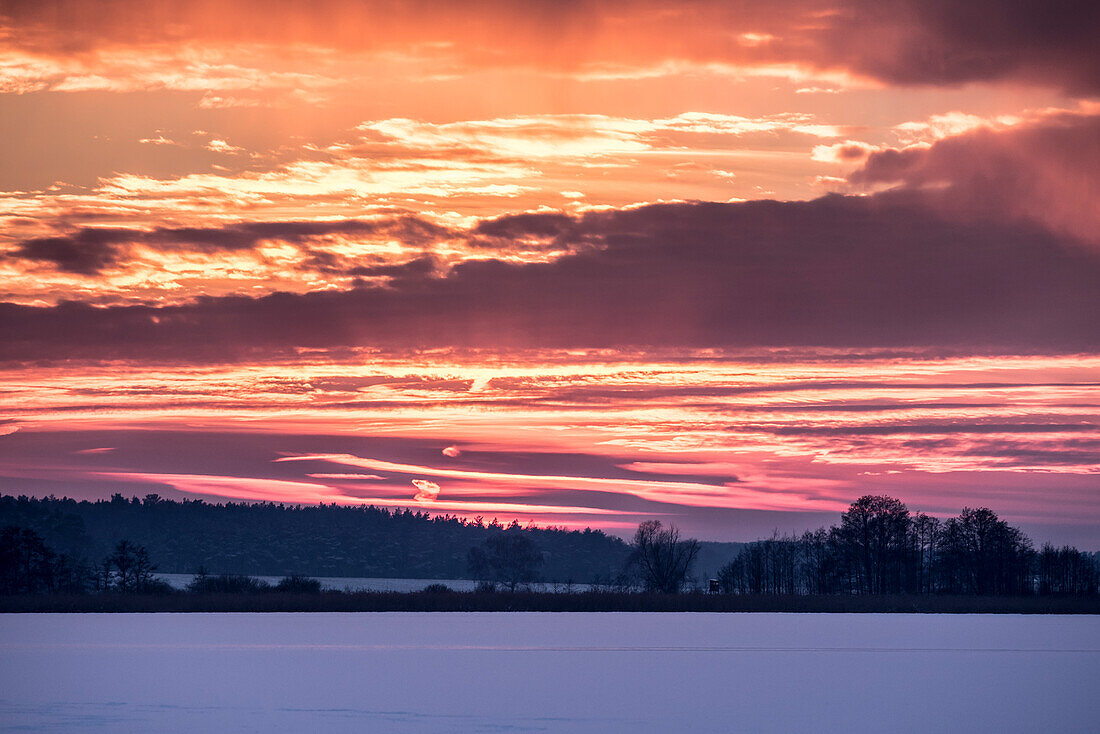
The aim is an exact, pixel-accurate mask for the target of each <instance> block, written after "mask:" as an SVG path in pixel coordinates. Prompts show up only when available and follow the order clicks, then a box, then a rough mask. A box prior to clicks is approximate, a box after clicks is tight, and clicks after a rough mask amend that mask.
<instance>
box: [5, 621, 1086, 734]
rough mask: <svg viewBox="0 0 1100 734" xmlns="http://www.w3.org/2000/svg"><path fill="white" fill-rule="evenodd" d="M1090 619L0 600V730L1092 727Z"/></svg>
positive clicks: (923, 729) (934, 729) (1034, 729)
mask: <svg viewBox="0 0 1100 734" xmlns="http://www.w3.org/2000/svg"><path fill="white" fill-rule="evenodd" d="M1098 694H1100V617H1096V616H1091V617H1089V616H1078V617H1048V616H1011V615H958V616H956V615H869V614H868V615H828V614H805V615H803V614H724V615H719V614H530V613H528V614H454V613H445V614H441V613H436V614H411V613H395V614H114V615H97V614H84V615H61V614H57V615H50V614H28V615H3V616H0V731H15V730H18V731H74V730H79V731H103V732H153V731H156V732H219V731H232V732H245V731H249V732H282V731H286V732H467V731H468V732H500V731H508V732H526V731H532V732H540V731H549V732H741V731H743V732H816V731H838V732H883V731H890V732H921V734H927V733H928V732H945V731H970V732H1037V731H1050V732H1095V731H1097V721H1098V720H1100V695H1098Z"/></svg>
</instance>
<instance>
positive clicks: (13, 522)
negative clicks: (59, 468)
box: [0, 494, 630, 583]
mask: <svg viewBox="0 0 1100 734" xmlns="http://www.w3.org/2000/svg"><path fill="white" fill-rule="evenodd" d="M7 526H12V527H16V528H21V529H25V530H31V531H34V533H36V534H37V535H38V536H39V537H40V538H41V539H42V541H43V542H44V543H45V545H46V546H48V547H49V549H50V550H52V551H53V552H55V553H56V554H58V555H59V556H62V555H63V556H65V557H66V558H67V559H69V561H68V562H69V563H70V565H72V564H76V563H77V562H85V563H87V564H91V565H94V564H96V563H99V562H100V561H101V559H103V558H105V557H106V556H107V555H108V554H110V553H112V552H113V551H114V549H115V546H116V545H117V544H118V542H119V541H122V540H126V541H129V542H131V543H133V544H135V545H136V546H140V547H142V548H145V549H146V550H147V551H148V554H149V556H150V557H151V558H152V559H153V561H154V562H155V564H156V566H157V571H159V572H161V573H195V572H197V571H198V570H199V569H205V570H206V571H207V572H209V573H211V574H250V575H262V576H293V575H309V576H324V577H341V576H343V577H368V578H437V579H450V578H466V576H467V554H468V553H469V550H470V548H471V547H474V546H478V545H480V544H482V543H483V542H484V541H485V540H486V539H487V538H488V537H490V536H491V535H494V534H496V533H499V532H501V531H504V530H506V529H510V530H512V531H518V530H522V532H523V533H524V534H525V535H526V536H527V537H529V538H530V539H531V540H532V541H533V542H534V543H535V544H536V545H537V547H538V548H539V551H540V553H541V555H542V558H543V563H542V566H541V569H540V573H541V575H542V577H543V578H544V579H546V580H547V581H560V582H569V581H573V582H576V583H590V582H592V581H594V580H599V579H608V578H611V577H613V576H615V575H617V574H619V573H620V572H621V570H622V567H623V564H624V562H625V561H626V558H627V556H628V555H629V553H630V549H629V547H628V546H627V544H626V543H625V542H623V541H622V540H621V539H619V538H616V537H614V536H610V535H607V534H605V533H603V532H601V531H599V530H564V529H561V528H553V527H537V528H536V527H525V528H522V529H521V528H520V526H519V525H518V524H516V523H513V524H511V525H508V526H505V525H503V524H501V523H499V522H497V521H496V520H494V519H490V520H483V519H480V518H478V519H474V520H465V519H460V518H456V517H452V516H448V515H435V516H432V515H429V514H428V513H426V512H417V511H413V510H407V509H405V510H388V509H385V508H377V507H349V506H344V505H284V504H272V503H262V502H261V503H244V502H239V503H238V502H226V503H209V502H204V501H202V500H186V499H185V500H183V501H175V500H167V499H163V498H161V497H159V496H157V495H155V494H150V495H146V496H145V497H144V498H141V499H139V498H137V497H131V498H128V499H127V498H125V497H123V496H122V495H120V494H115V495H113V496H112V497H111V499H109V500H99V501H95V502H89V501H78V500H73V499H67V498H66V499H57V498H55V497H46V498H41V499H39V498H33V497H25V496H19V497H12V496H9V495H2V496H0V528H4V527H7Z"/></svg>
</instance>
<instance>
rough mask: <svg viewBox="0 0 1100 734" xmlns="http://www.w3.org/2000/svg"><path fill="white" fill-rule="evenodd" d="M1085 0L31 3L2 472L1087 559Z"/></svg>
mask: <svg viewBox="0 0 1100 734" xmlns="http://www.w3.org/2000/svg"><path fill="white" fill-rule="evenodd" d="M1097 38H1100V3H1097V2H1095V1H1094V0H1064V1H1061V2H1059V1H1057V0H1055V1H1054V2H1044V3H1041V2H1026V1H1023V0H1000V1H993V0H975V1H974V2H958V1H957V0H874V1H873V2H872V1H871V0H773V1H772V2H767V3H762V2H744V1H738V0H723V1H721V2H719V1H712V0H699V1H692V0H677V1H676V2H671V1H669V0H652V1H650V0H644V1H632V0H588V1H586V0H576V1H565V2H562V1H560V0H559V1H556V2H550V1H543V0H533V1H530V2H522V3H520V2H494V1H486V2H469V3H458V2H435V1H418V0H408V1H405V2H398V1H396V0H394V1H390V2H387V1H383V0H367V1H366V2H352V1H351V0H310V1H309V2H304V1H298V0H286V1H284V2H275V3H273V2H269V1H261V0H255V1H240V0H237V1H233V2H226V1H221V2H213V1H212V0H210V1H208V0H196V1H193V2H157V1H155V0H154V1H152V2H150V0H142V1H141V2H138V1H137V0H134V1H130V0H118V1H113V2H106V3H104V2H91V1H90V0H83V1H76V0H35V1H33V2H23V1H22V0H5V2H3V3H0V222H2V226H0V396H2V398H0V400H2V402H0V406H2V411H0V491H3V492H5V493H9V494H36V495H46V494H55V495H57V496H62V495H68V496H73V497H81V498H95V497H106V496H109V495H110V494H111V493H113V492H122V493H123V494H125V495H127V496H129V495H139V496H141V495H144V494H147V493H153V492H155V493H158V494H160V495H161V496H165V497H174V498H179V497H192V498H203V499H207V500H217V501H224V500H226V499H244V500H272V501H278V502H294V503H298V502H301V503H317V502H325V503H329V502H337V503H347V504H374V505H381V506H388V507H412V508H415V509H419V510H426V511H430V512H438V513H449V514H455V515H460V516H464V517H471V518H472V517H475V516H483V517H485V518H486V519H490V518H493V517H497V518H499V519H501V520H503V521H510V520H511V519H513V518H518V519H519V520H520V521H521V522H524V523H527V522H535V523H537V524H540V525H562V526H567V527H586V526H591V527H600V528H604V529H607V530H608V531H610V532H614V533H618V534H629V533H630V532H631V530H632V529H633V528H634V527H635V526H636V525H637V524H638V523H639V522H640V521H642V520H647V519H652V518H658V519H662V520H671V521H672V522H674V523H676V524H677V525H679V526H680V527H681V528H683V529H684V530H686V531H688V532H689V533H690V534H693V535H697V536H698V537H701V538H706V539H714V540H750V539H753V538H756V537H758V536H760V535H770V534H771V532H772V530H773V529H778V530H780V531H781V532H783V531H801V530H803V529H807V528H816V527H819V526H821V525H825V524H830V523H833V522H835V521H836V518H837V514H838V513H839V512H840V511H842V510H843V509H844V508H845V507H846V506H847V505H848V504H849V503H850V502H851V501H852V500H854V499H855V498H856V497H858V496H860V495H862V494H868V493H875V494H879V493H885V494H890V495H893V496H896V497H899V498H900V499H902V500H903V501H905V502H906V503H907V504H908V505H909V507H910V508H911V509H913V510H923V511H926V512H929V513H931V514H936V515H939V516H942V517H946V516H950V515H954V514H957V513H958V512H959V511H960V510H961V509H962V508H963V507H964V506H970V507H976V506H988V507H990V508H992V509H994V510H995V511H996V512H998V513H999V514H1000V515H1001V516H1002V517H1004V518H1006V519H1008V520H1009V521H1010V522H1013V523H1014V524H1018V525H1020V526H1022V527H1023V528H1024V529H1025V530H1027V531H1028V532H1029V533H1030V534H1031V535H1032V536H1033V538H1035V539H1036V540H1037V541H1039V542H1043V541H1046V540H1050V541H1053V542H1055V543H1063V542H1066V543H1075V544H1078V545H1081V546H1085V547H1088V548H1089V549H1100V54H1098V51H1097V40H1096V39H1097Z"/></svg>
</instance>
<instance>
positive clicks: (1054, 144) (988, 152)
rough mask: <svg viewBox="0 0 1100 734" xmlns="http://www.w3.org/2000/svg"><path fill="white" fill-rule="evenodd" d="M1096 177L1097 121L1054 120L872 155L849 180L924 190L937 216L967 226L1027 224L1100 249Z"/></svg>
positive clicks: (1099, 164)
mask: <svg viewBox="0 0 1100 734" xmlns="http://www.w3.org/2000/svg"><path fill="white" fill-rule="evenodd" d="M1098 171H1100V116H1085V115H1073V114H1059V115H1053V116H1050V117H1047V118H1045V119H1042V120H1040V121H1039V122H1037V123H1032V124H1023V125H1019V126H1017V127H1011V128H1008V129H1004V130H991V129H984V128H983V129H978V130H975V131H972V132H969V133H966V134H963V135H957V136H953V137H949V138H945V139H943V140H941V141H939V142H937V143H935V144H934V145H932V146H931V147H911V148H907V149H904V150H886V151H881V152H877V153H874V154H872V155H871V156H870V157H869V158H868V159H867V162H866V163H865V164H864V165H863V167H862V168H861V169H860V170H858V171H857V172H855V173H854V174H853V175H852V176H851V177H850V180H851V181H852V182H853V183H856V184H869V185H876V184H890V185H896V186H902V187H905V188H909V189H914V190H925V191H926V194H925V199H926V201H928V202H929V203H930V204H933V205H934V206H935V207H936V208H937V209H938V210H940V211H941V212H943V213H945V214H949V215H951V216H955V217H959V218H964V219H967V220H970V221H973V220H975V219H982V218H984V219H987V220H1004V219H1006V218H1008V219H1013V220H1026V221H1031V222H1035V223H1038V224H1040V225H1042V226H1044V227H1046V228H1048V229H1050V230H1053V231H1055V232H1058V233H1061V234H1065V235H1070V236H1072V237H1074V238H1076V239H1078V240H1081V241H1083V242H1087V243H1090V244H1093V245H1100V209H1098V207H1097V206H1096V202H1097V201H1100V175H1098V174H1097V172H1098ZM937 190H938V193H937Z"/></svg>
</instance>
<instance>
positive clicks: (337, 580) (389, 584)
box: [153, 573, 590, 591]
mask: <svg viewBox="0 0 1100 734" xmlns="http://www.w3.org/2000/svg"><path fill="white" fill-rule="evenodd" d="M153 575H154V576H156V577H157V578H158V579H160V580H161V581H166V582H167V583H168V584H170V585H171V586H172V588H174V589H186V588H187V585H188V584H189V583H191V581H192V579H194V578H195V576H194V574H190V573H157V574H153ZM252 578H254V579H259V580H260V581H266V582H267V583H269V584H271V585H272V586H274V585H275V584H277V583H279V580H280V579H281V578H283V577H282V576H253V577H252ZM313 578H316V579H317V580H318V581H320V582H321V588H322V589H331V590H335V591H344V590H349V591H420V590H421V589H423V588H424V587H425V586H427V585H428V584H442V585H443V586H446V587H447V588H448V589H451V590H453V591H473V590H474V589H476V588H477V581H471V580H470V579H381V578H365V577H358V576H314V577H313ZM529 586H530V587H531V588H532V589H534V590H535V591H559V590H561V591H565V590H568V591H585V590H586V589H588V588H590V587H589V585H588V584H572V585H570V586H566V585H565V584H554V583H534V584H529Z"/></svg>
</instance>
